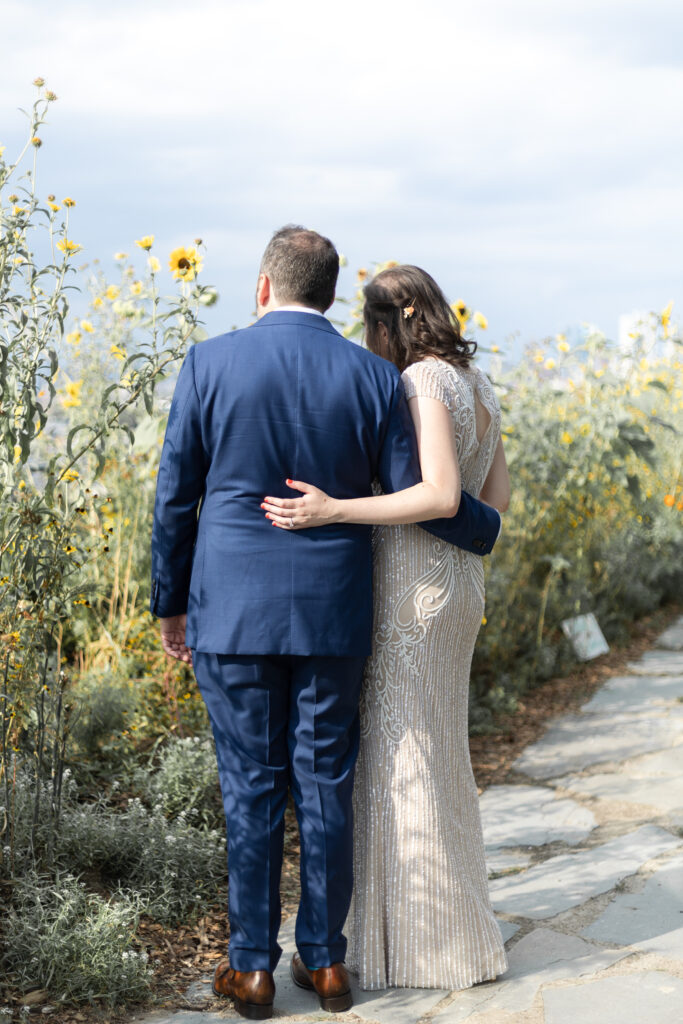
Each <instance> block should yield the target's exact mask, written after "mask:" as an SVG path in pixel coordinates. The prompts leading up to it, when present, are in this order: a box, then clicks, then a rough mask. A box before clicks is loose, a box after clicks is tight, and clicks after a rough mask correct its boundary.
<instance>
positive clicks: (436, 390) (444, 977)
mask: <svg viewBox="0 0 683 1024" xmlns="http://www.w3.org/2000/svg"><path fill="white" fill-rule="evenodd" d="M403 382H404V385H405V389H406V394H407V396H408V398H411V397H413V396H414V395H419V396H426V397H429V398H436V399H437V400H438V401H440V402H442V403H443V404H444V405H445V406H446V407H447V408H448V410H449V412H450V413H451V417H452V419H453V428H454V431H455V436H456V445H457V452H458V459H459V462H460V472H461V477H462V485H463V488H464V489H465V490H467V491H469V492H470V493H471V494H475V495H477V494H479V492H480V490H481V488H482V486H483V483H484V481H485V479H486V476H487V474H488V471H489V469H490V466H491V462H492V460H493V456H494V452H495V449H496V445H497V443H498V438H499V437H500V408H499V405H498V402H497V399H496V396H495V393H494V390H493V388H492V386H491V383H490V381H489V380H488V378H487V377H486V376H485V375H484V374H483V373H482V372H481V371H480V370H478V369H473V368H467V369H460V368H456V367H454V366H452V365H451V364H449V363H446V362H444V361H442V360H439V359H433V358H430V359H426V360H424V361H423V362H421V363H416V364H414V365H412V366H410V367H408V368H407V369H406V370H405V371H404V373H403ZM477 398H478V399H479V401H480V402H481V404H482V405H483V407H484V409H485V410H486V412H487V413H488V415H489V424H488V427H487V428H486V430H485V432H484V434H483V436H482V437H481V439H480V440H477V432H476V413H475V401H476V399H477ZM373 548H374V594H375V622H374V644H373V652H372V656H371V657H370V659H369V660H368V663H367V666H366V672H365V679H364V684H363V695H362V699H361V750H360V755H359V758H358V765H357V769H356V784H355V791H354V812H355V839H354V877H355V889H354V898H353V903H352V908H351V913H350V915H349V920H348V925H347V934H348V938H349V948H348V952H347V957H346V962H347V965H348V966H349V969H350V970H352V971H354V972H355V973H357V974H358V975H359V980H360V984H361V987H362V988H364V989H379V988H385V987H388V986H406V987H417V988H419V987H424V988H444V989H449V990H452V989H461V988H469V987H470V986H471V985H473V984H475V983H477V982H479V981H483V980H487V979H490V978H495V977H496V976H497V975H499V974H501V973H502V972H503V971H505V969H506V967H507V961H506V957H505V951H504V948H503V941H502V937H501V933H500V929H499V927H498V924H497V922H496V919H495V917H494V915H493V911H492V909H491V905H490V902H489V896H488V881H487V872H486V863H485V859H484V840H483V835H482V830H481V820H480V816H479V799H478V795H477V788H476V784H475V781H474V776H473V774H472V767H471V764H470V757H469V745H468V739H467V714H468V688H469V674H470V666H471V661H472V653H473V650H474V643H475V640H476V637H477V633H478V631H479V628H480V626H481V620H482V616H483V612H484V569H483V564H482V560H481V558H480V557H479V556H477V555H473V554H470V553H469V552H466V551H462V550H461V549H460V548H456V547H454V546H453V545H451V544H448V543H446V542H445V541H441V540H439V539H438V538H436V537H433V536H432V535H431V534H428V533H427V532H426V531H424V530H422V529H420V528H419V527H417V526H393V527H378V528H376V529H375V530H374V531H373Z"/></svg>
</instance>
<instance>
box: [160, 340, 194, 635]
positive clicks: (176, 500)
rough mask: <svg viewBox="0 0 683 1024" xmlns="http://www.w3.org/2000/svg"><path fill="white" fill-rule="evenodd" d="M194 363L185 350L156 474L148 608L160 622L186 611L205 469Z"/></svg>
mask: <svg viewBox="0 0 683 1024" xmlns="http://www.w3.org/2000/svg"><path fill="white" fill-rule="evenodd" d="M194 362H195V353H194V349H193V348H191V349H190V351H189V352H188V354H187V356H186V357H185V360H184V362H183V365H182V366H181V368H180V373H179V374H178V381H177V383H176V388H175V392H174V394H173V401H172V402H171V409H170V412H169V415H168V424H167V426H166V435H165V437H164V444H163V448H162V451H161V460H160V462H159V471H158V474H157V488H156V499H155V502H154V523H153V527H152V587H151V594H150V606H149V607H150V611H151V612H152V613H153V614H154V615H158V616H159V617H161V618H166V617H168V616H170V615H181V614H183V613H184V612H186V611H187V602H188V595H189V590H190V576H191V573H192V555H193V551H194V544H195V540H196V536H197V510H198V508H199V502H200V500H201V497H202V495H203V493H204V487H205V481H206V472H207V466H208V459H207V458H206V453H205V450H204V446H203V443H202V433H201V419H200V404H199V395H198V394H197V387H196V383H195V372H194Z"/></svg>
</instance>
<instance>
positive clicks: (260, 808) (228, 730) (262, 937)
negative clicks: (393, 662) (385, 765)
mask: <svg viewBox="0 0 683 1024" xmlns="http://www.w3.org/2000/svg"><path fill="white" fill-rule="evenodd" d="M192 660H193V667H194V672H195V676H196V678H197V683H198V685H199V689H200V691H201V694H202V696H203V698H204V701H205V703H206V706H207V709H208V712H209V718H210V720H211V727H212V729H213V735H214V739H215V743H216V755H217V760H218V772H219V777H220V783H221V791H222V794H223V804H224V808H225V820H226V825H227V834H228V874H229V901H228V902H229V910H228V913H229V918H230V950H229V955H230V964H231V966H232V967H233V968H235V970H237V971H258V970H268V971H272V970H274V969H275V966H276V965H277V962H278V960H279V959H280V955H281V953H282V950H281V947H280V946H279V945H278V942H277V935H278V930H279V927H280V876H281V871H282V854H283V840H284V813H285V807H286V805H287V795H288V791H289V790H290V789H291V792H292V796H293V798H294V805H295V808H296V815H297V820H298V822H299V833H300V839H301V903H300V906H299V913H298V916H297V922H296V944H297V948H298V950H299V952H300V954H301V957H302V959H303V961H304V963H305V964H306V966H307V967H309V968H311V969H312V970H314V969H316V968H318V967H325V966H328V965H329V964H332V963H336V962H337V961H340V960H343V959H344V956H345V954H346V939H345V938H344V935H343V933H342V929H343V926H344V921H345V920H346V915H347V913H348V909H349V903H350V900H351V890H352V886H353V814H352V809H351V808H352V802H351V794H352V791H353V778H354V770H355V764H356V758H357V756H358V745H359V720H358V700H359V695H360V684H361V679H362V674H363V665H364V663H365V659H364V658H344V657H315V656H310V657H307V656H299V655H289V654H284V655H234V654H209V653H205V652H202V651H196V650H193V651H192Z"/></svg>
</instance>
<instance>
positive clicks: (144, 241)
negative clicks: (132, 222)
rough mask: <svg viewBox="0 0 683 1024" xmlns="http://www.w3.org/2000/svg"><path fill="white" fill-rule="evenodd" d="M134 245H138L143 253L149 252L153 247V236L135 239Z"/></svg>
mask: <svg viewBox="0 0 683 1024" xmlns="http://www.w3.org/2000/svg"><path fill="white" fill-rule="evenodd" d="M135 244H136V245H139V246H140V248H141V249H144V250H145V252H149V250H150V249H151V248H152V246H153V245H154V235H143V236H142V238H138V239H136V241H135Z"/></svg>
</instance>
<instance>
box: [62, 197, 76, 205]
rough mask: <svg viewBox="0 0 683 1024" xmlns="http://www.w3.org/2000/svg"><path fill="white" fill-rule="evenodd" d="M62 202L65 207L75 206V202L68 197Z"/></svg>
mask: <svg viewBox="0 0 683 1024" xmlns="http://www.w3.org/2000/svg"><path fill="white" fill-rule="evenodd" d="M63 202H64V205H65V206H75V205H76V203H75V201H74V200H73V199H70V198H69V196H67V197H66V199H64V200H63Z"/></svg>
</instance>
